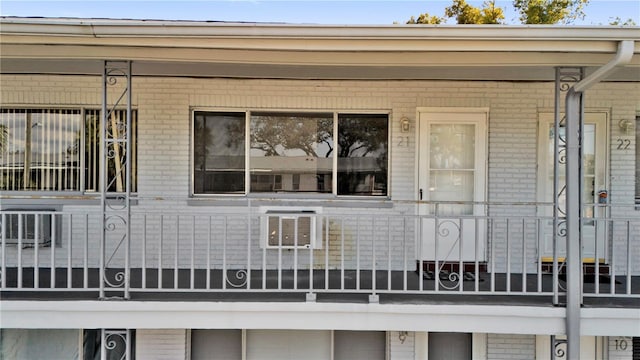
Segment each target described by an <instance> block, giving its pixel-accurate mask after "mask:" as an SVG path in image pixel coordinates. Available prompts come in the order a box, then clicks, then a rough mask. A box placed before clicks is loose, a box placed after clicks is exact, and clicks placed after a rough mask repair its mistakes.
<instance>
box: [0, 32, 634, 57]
mask: <svg viewBox="0 0 640 360" xmlns="http://www.w3.org/2000/svg"><path fill="white" fill-rule="evenodd" d="M0 44H33V45H84V46H136V47H165V48H201V49H246V50H278V51H307V52H310V51H314V52H317V51H344V52H354V51H358V52H375V51H395V52H398V51H403V52H423V51H459V52H475V51H477V52H501V51H508V52H579V53H606V54H611V53H615V51H616V50H617V41H596V40H583V41H572V40H556V41H547V40H535V41H534V40H531V41H521V40H502V41H495V40H477V39H476V40H473V39H459V40H445V39H422V40H417V39H396V40H391V39H378V40H370V39H369V40H364V39H315V40H313V41H312V42H310V41H309V40H305V39H299V38H292V39H281V38H265V39H257V38H249V39H242V40H239V39H230V38H218V39H208V38H165V37H145V38H136V37H117V38H94V37H68V36H47V37H43V36H38V35H10V34H8V35H3V36H2V39H1V40H0ZM635 51H636V52H637V53H640V42H639V43H638V44H636V49H635Z"/></svg>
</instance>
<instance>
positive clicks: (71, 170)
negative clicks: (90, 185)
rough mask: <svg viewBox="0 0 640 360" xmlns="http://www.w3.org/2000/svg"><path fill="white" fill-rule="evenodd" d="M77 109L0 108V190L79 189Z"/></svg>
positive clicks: (78, 112) (78, 114) (80, 126)
mask: <svg viewBox="0 0 640 360" xmlns="http://www.w3.org/2000/svg"><path fill="white" fill-rule="evenodd" d="M81 128H82V123H81V115H80V111H79V110H12V109H2V110H1V111H0V171H1V175H0V190H34V191H46V190H52V191H78V190H80V151H79V150H80V141H81V133H80V132H81Z"/></svg>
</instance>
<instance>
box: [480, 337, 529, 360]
mask: <svg viewBox="0 0 640 360" xmlns="http://www.w3.org/2000/svg"><path fill="white" fill-rule="evenodd" d="M535 358H536V337H535V335H509V334H488V336H487V359H488V360H531V359H535Z"/></svg>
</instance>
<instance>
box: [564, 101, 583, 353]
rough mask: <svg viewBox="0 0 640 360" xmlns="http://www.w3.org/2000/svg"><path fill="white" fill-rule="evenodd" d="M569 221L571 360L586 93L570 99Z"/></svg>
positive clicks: (576, 322) (575, 345)
mask: <svg viewBox="0 0 640 360" xmlns="http://www.w3.org/2000/svg"><path fill="white" fill-rule="evenodd" d="M565 106H566V116H567V120H566V121H567V123H566V141H567V169H566V171H567V172H566V181H567V189H566V197H567V200H566V203H567V208H566V219H567V223H566V224H567V255H566V256H567V257H566V259H567V260H566V261H567V307H566V308H567V320H566V329H567V331H566V332H567V359H570V360H573V359H575V360H578V359H580V307H581V303H582V291H581V288H582V281H581V266H582V262H581V257H580V249H581V245H580V244H581V234H580V229H581V226H580V225H581V224H580V222H581V204H582V201H581V196H580V194H581V192H580V181H581V176H580V173H581V171H580V167H581V163H580V162H581V161H580V160H581V158H582V156H581V155H580V154H581V132H582V131H581V126H580V119H581V112H582V110H581V109H582V93H578V92H575V91H574V90H573V89H569V92H568V93H567V98H566V105H565Z"/></svg>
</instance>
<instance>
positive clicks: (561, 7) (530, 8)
mask: <svg viewBox="0 0 640 360" xmlns="http://www.w3.org/2000/svg"><path fill="white" fill-rule="evenodd" d="M588 3H589V0H514V1H513V6H514V7H515V8H516V10H518V12H519V13H520V21H521V22H522V23H523V24H557V23H563V24H570V23H572V22H573V21H575V20H576V19H584V7H585V6H586V5H587V4H588Z"/></svg>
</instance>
